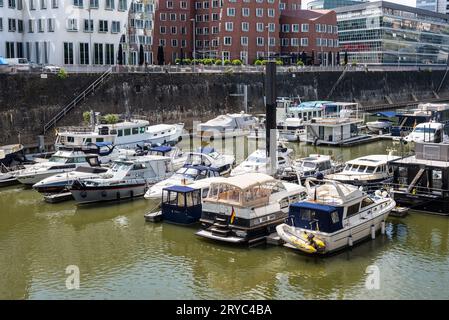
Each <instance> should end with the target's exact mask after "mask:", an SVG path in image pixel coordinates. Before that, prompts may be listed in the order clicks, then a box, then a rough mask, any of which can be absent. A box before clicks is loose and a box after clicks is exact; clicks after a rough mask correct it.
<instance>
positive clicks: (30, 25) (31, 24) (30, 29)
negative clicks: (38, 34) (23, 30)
mask: <svg viewBox="0 0 449 320" xmlns="http://www.w3.org/2000/svg"><path fill="white" fill-rule="evenodd" d="M28 32H29V33H33V32H34V19H30V20H28Z"/></svg>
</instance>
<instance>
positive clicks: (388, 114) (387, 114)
mask: <svg viewBox="0 0 449 320" xmlns="http://www.w3.org/2000/svg"><path fill="white" fill-rule="evenodd" d="M372 115H373V116H376V117H386V118H393V117H396V112H394V111H380V112H376V113H373V114H372Z"/></svg>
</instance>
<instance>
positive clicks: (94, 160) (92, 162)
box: [87, 157, 100, 167]
mask: <svg viewBox="0 0 449 320" xmlns="http://www.w3.org/2000/svg"><path fill="white" fill-rule="evenodd" d="M87 162H88V163H89V165H90V166H92V167H96V166H100V163H99V162H98V158H97V157H90V158H87Z"/></svg>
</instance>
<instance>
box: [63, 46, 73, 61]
mask: <svg viewBox="0 0 449 320" xmlns="http://www.w3.org/2000/svg"><path fill="white" fill-rule="evenodd" d="M64 64H73V43H72V42H64Z"/></svg>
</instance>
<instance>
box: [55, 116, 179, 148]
mask: <svg viewBox="0 0 449 320" xmlns="http://www.w3.org/2000/svg"><path fill="white" fill-rule="evenodd" d="M149 124H150V123H149V122H148V121H146V120H140V119H129V120H120V121H119V122H117V123H114V124H108V123H98V124H95V125H93V126H88V127H61V128H58V129H57V136H56V142H55V147H56V149H59V148H60V147H64V146H65V147H74V146H75V147H77V146H84V145H87V144H90V143H103V142H104V143H110V144H112V145H114V146H119V147H120V148H132V149H134V148H136V147H137V145H139V144H140V145H142V144H144V143H148V144H167V143H168V144H174V143H176V142H178V141H179V140H180V139H181V135H182V130H183V128H184V124H183V123H180V124H173V125H168V124H158V125H154V126H150V125H149Z"/></svg>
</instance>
